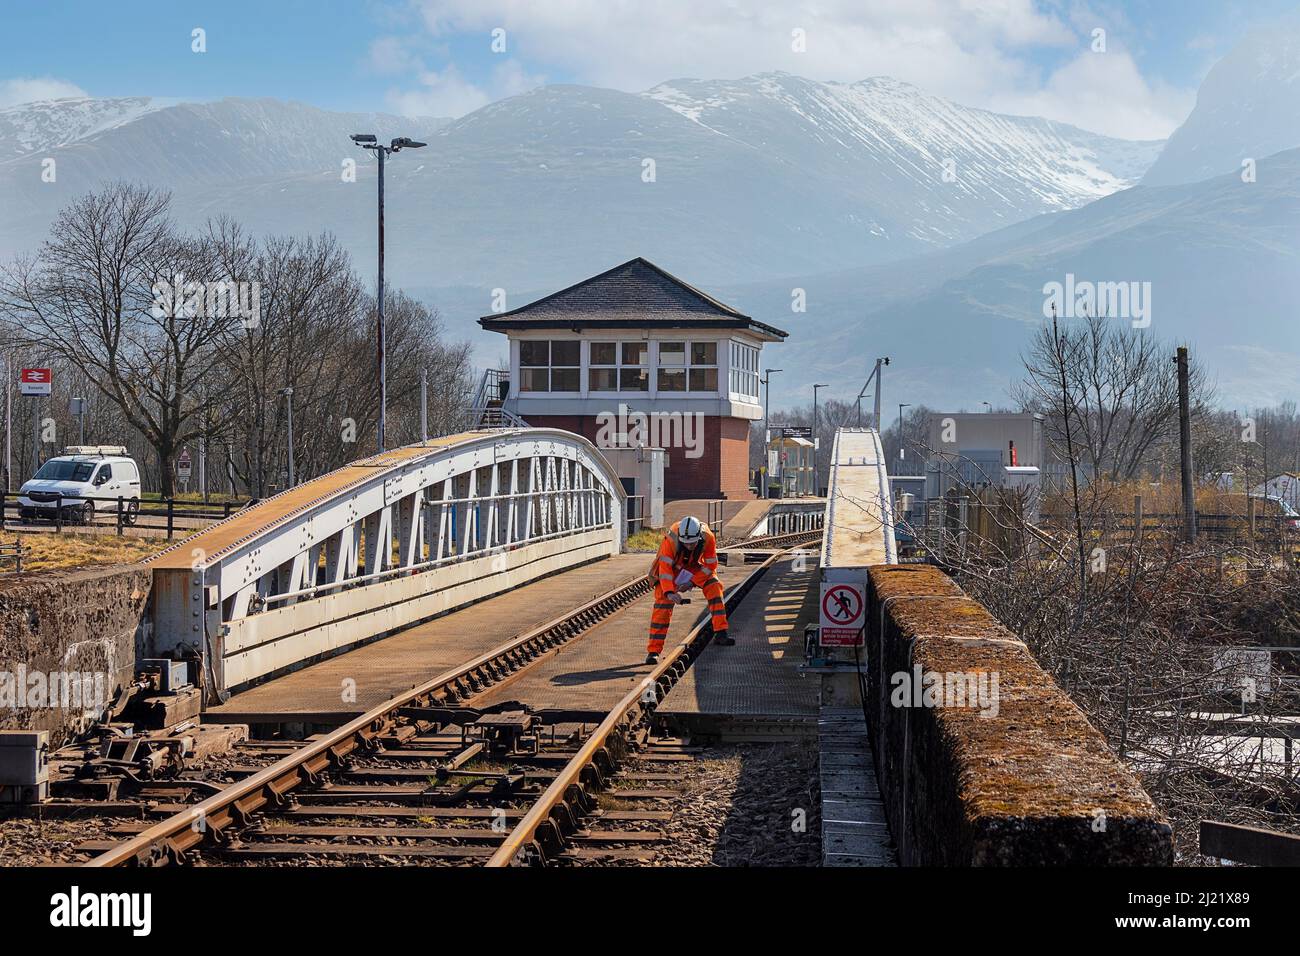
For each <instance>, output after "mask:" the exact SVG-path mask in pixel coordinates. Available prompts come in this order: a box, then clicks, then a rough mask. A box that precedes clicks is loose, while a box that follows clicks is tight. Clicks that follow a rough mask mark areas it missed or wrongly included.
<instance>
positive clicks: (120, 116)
mask: <svg viewBox="0 0 1300 956" xmlns="http://www.w3.org/2000/svg"><path fill="white" fill-rule="evenodd" d="M173 102H174V101H171V100H159V99H156V98H154V97H149V96H126V97H117V98H114V99H102V100H97V99H90V98H88V97H67V98H63V99H57V100H42V101H40V102H37V103H25V104H23V105H22V106H14V107H10V108H9V109H4V110H0V159H7V158H9V157H11V156H21V155H23V154H24V153H30V152H35V151H41V150H51V149H55V148H57V147H59V146H67V145H68V144H70V143H75V142H76V141H77V140H81V139H88V138H90V137H91V136H94V135H96V134H97V133H102V132H105V131H106V130H110V129H114V128H115V127H118V126H123V125H125V124H126V123H130V122H131V121H133V120H136V119H139V118H140V117H141V116H144V115H145V114H146V113H151V112H153V111H154V110H159V109H163V108H164V107H166V106H169V105H171V104H172V103H173Z"/></svg>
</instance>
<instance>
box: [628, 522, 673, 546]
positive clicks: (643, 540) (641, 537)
mask: <svg viewBox="0 0 1300 956" xmlns="http://www.w3.org/2000/svg"><path fill="white" fill-rule="evenodd" d="M663 539H664V533H663V532H662V531H659V530H656V529H654V528H641V529H640V530H639V531H633V532H632V533H631V534H630V535H628V536H627V549H628V550H629V551H658V550H659V543H660V542H661V541H663Z"/></svg>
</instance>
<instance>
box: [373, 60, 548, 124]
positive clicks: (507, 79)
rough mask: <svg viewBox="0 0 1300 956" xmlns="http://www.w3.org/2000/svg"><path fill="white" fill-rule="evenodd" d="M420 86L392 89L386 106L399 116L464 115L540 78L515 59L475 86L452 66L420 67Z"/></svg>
mask: <svg viewBox="0 0 1300 956" xmlns="http://www.w3.org/2000/svg"><path fill="white" fill-rule="evenodd" d="M417 78H418V80H419V86H418V87H416V88H414V89H405V90H402V89H391V90H389V91H388V94H387V97H386V99H387V101H388V105H389V108H390V109H392V110H393V111H394V112H396V113H399V114H401V115H402V116H464V115H465V114H466V113H470V112H473V111H474V110H476V109H478V108H479V107H481V106H486V105H487V104H489V103H492V102H495V101H496V100H499V99H503V98H504V97H507V96H515V95H516V94H519V93H524V92H527V91H528V90H530V89H533V88H534V87H536V86H540V85H541V83H542V82H543V78H542V77H540V76H533V75H530V74H528V73H527V72H526V71H525V70H524V68H523V67H522V66H521V65H520V64H519V63H518V62H516V61H514V60H507V61H505V62H503V63H502V64H501V65H500V66H498V67H497V68H496V69H495V70H493V71H492V75H491V78H490V81H489V82H488V83H485V84H483V85H481V86H480V85H478V84H475V83H472V82H470V81H469V80H466V79H465V77H463V76H462V75H461V73H460V71H459V70H458V69H457V68H456V67H455V65H451V66H448V67H447V68H446V69H444V70H432V69H420V70H418V71H417Z"/></svg>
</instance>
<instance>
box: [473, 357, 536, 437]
mask: <svg viewBox="0 0 1300 956" xmlns="http://www.w3.org/2000/svg"><path fill="white" fill-rule="evenodd" d="M509 393H510V373H509V372H507V371H506V370H505V369H499V368H490V369H487V370H486V371H484V372H483V378H482V380H481V381H480V382H479V384H478V389H477V391H475V393H474V400H473V401H472V402H471V403H470V410H471V412H472V413H473V416H474V420H475V421H476V422H477V423H478V424H477V427H479V428H527V427H528V423H527V422H526V421H524V420H523V419H522V418H520V417H519V416H518V415H516V414H515V413H514V412H512V411H510V410H509V409H508V408H506V407H505V403H506V396H507V395H508V394H509Z"/></svg>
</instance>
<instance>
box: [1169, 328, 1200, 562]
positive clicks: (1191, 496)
mask: <svg viewBox="0 0 1300 956" xmlns="http://www.w3.org/2000/svg"><path fill="white" fill-rule="evenodd" d="M1174 362H1175V363H1176V364H1177V365H1178V445H1179V448H1178V451H1179V455H1178V457H1179V466H1180V468H1181V470H1182V478H1183V538H1184V540H1186V541H1187V542H1188V543H1189V544H1191V543H1192V542H1194V541H1195V540H1196V488H1195V486H1194V484H1193V482H1192V408H1191V385H1190V381H1189V380H1190V374H1189V372H1188V363H1187V347H1186V346H1183V345H1180V346H1179V347H1178V354H1177V355H1176V356H1174Z"/></svg>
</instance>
